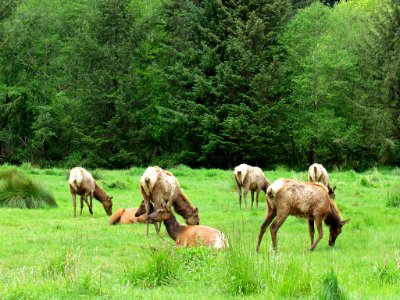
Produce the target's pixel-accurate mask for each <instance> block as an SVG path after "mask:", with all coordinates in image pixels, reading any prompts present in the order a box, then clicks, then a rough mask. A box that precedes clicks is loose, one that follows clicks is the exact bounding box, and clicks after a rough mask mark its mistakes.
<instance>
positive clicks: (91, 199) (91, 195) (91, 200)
mask: <svg viewBox="0 0 400 300" xmlns="http://www.w3.org/2000/svg"><path fill="white" fill-rule="evenodd" d="M89 212H90V214H91V215H93V192H91V193H90V205H89Z"/></svg>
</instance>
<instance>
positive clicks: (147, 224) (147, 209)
mask: <svg viewBox="0 0 400 300" xmlns="http://www.w3.org/2000/svg"><path fill="white" fill-rule="evenodd" d="M143 200H144V206H145V207H146V212H147V215H148V216H149V215H150V200H149V198H148V197H147V196H146V197H144V199H143ZM149 224H150V223H149V219H148V218H147V219H146V236H149ZM156 232H157V230H156Z"/></svg>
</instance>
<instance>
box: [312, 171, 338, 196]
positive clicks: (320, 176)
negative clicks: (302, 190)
mask: <svg viewBox="0 0 400 300" xmlns="http://www.w3.org/2000/svg"><path fill="white" fill-rule="evenodd" d="M308 182H315V183H317V182H320V183H322V184H323V185H324V186H326V188H327V189H328V192H329V196H330V197H331V198H332V199H335V190H336V186H335V187H333V188H331V187H330V185H329V175H328V172H327V171H326V169H325V168H324V166H323V165H321V164H317V163H314V164H312V165H311V166H310V167H309V168H308Z"/></svg>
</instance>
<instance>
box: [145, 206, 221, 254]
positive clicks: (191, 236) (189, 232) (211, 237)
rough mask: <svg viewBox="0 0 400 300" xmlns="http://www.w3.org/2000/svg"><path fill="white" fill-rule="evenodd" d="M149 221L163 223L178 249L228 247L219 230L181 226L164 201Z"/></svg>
mask: <svg viewBox="0 0 400 300" xmlns="http://www.w3.org/2000/svg"><path fill="white" fill-rule="evenodd" d="M148 220H149V221H150V222H152V223H153V222H162V221H163V222H164V225H165V228H166V229H167V232H168V234H169V236H170V237H171V238H172V239H173V240H174V241H175V244H176V246H178V247H196V246H207V247H211V248H214V249H224V248H225V247H227V246H228V242H227V239H226V238H225V236H224V234H223V233H222V232H221V231H219V230H217V229H214V228H211V227H208V226H202V225H188V226H184V225H181V224H179V222H178V221H177V219H176V218H175V216H174V214H173V213H172V211H171V210H170V209H169V208H168V205H167V204H166V203H165V202H164V201H163V202H162V203H161V206H160V207H159V208H158V209H157V210H156V211H154V212H152V213H151V214H150V215H149V217H148Z"/></svg>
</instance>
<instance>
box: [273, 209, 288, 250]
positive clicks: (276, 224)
mask: <svg viewBox="0 0 400 300" xmlns="http://www.w3.org/2000/svg"><path fill="white" fill-rule="evenodd" d="M286 218H287V215H278V216H277V218H276V219H275V221H274V222H273V223H272V225H271V227H270V231H271V239H272V248H273V249H274V250H276V248H277V243H276V236H277V234H278V230H279V227H281V226H282V224H283V222H285V220H286Z"/></svg>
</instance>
